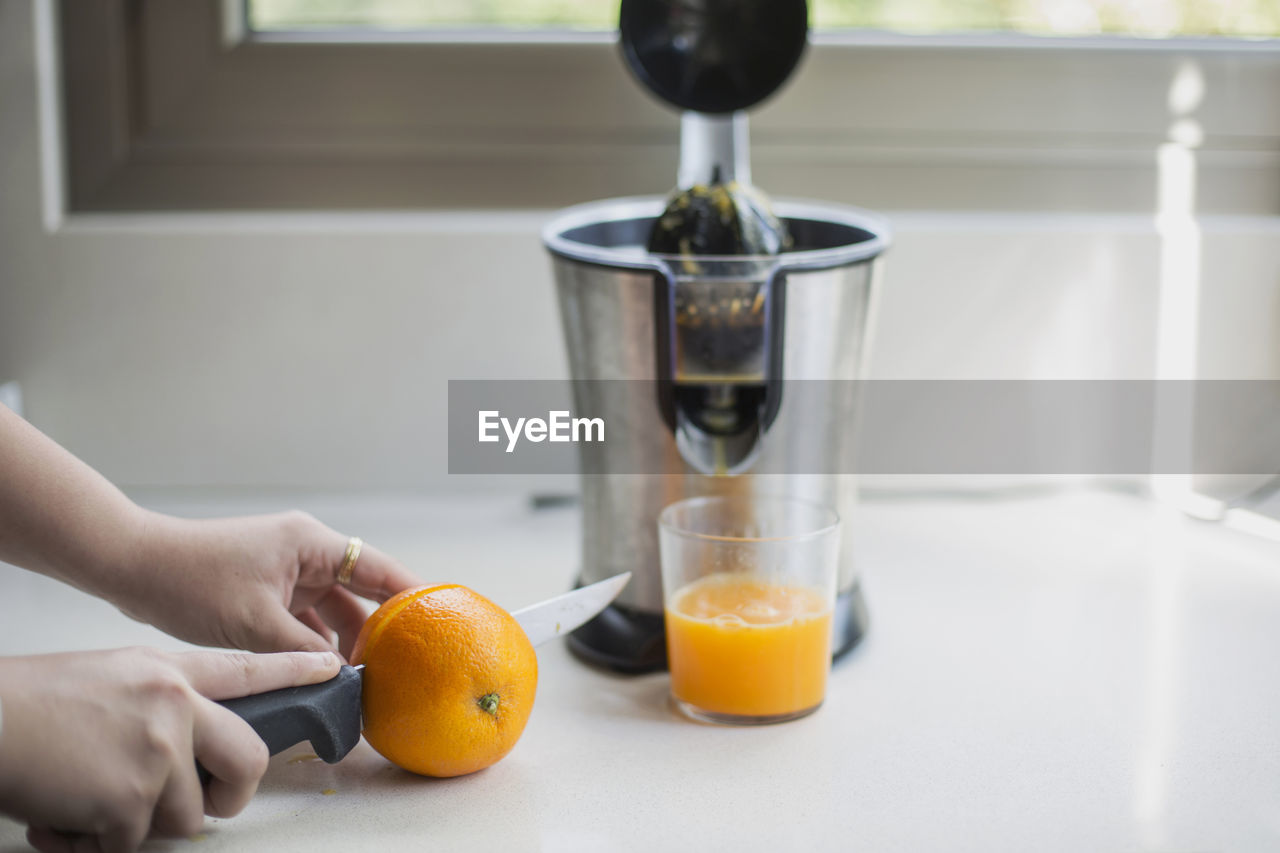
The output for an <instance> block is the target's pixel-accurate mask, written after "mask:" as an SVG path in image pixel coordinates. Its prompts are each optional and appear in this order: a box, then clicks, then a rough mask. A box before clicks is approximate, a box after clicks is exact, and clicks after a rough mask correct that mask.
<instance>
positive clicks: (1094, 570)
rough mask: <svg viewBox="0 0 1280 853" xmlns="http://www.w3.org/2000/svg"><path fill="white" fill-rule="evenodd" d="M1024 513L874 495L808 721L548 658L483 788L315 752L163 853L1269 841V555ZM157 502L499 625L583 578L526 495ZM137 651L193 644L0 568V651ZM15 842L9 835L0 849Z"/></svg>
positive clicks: (1218, 530) (1211, 846)
mask: <svg viewBox="0 0 1280 853" xmlns="http://www.w3.org/2000/svg"><path fill="white" fill-rule="evenodd" d="M1019 494H1020V495H1021V496H1014V497H1007V498H998V499H990V498H988V499H983V500H966V499H961V498H955V497H952V498H944V497H938V498H918V497H917V498H910V499H904V498H892V499H878V500H875V499H873V500H868V501H866V502H865V503H864V505H863V508H862V510H861V512H860V514H859V517H858V518H856V519H855V521H854V527H853V535H855V536H857V537H858V541H859V547H860V555H861V559H862V561H863V562H862V565H863V572H864V583H865V588H866V592H867V597H868V602H869V606H870V608H871V614H872V623H873V624H872V630H871V633H870V635H869V636H868V637H867V639H866V640H865V641H864V643H863V645H862V646H861V647H860V648H859V649H857V650H856V651H855V652H854V653H853V654H852V655H851V656H850V657H848V658H847V659H845V660H844V661H842V662H841V663H840V664H838V665H837V667H836V669H835V671H834V672H833V675H832V680H831V684H830V690H829V694H828V698H827V703H826V705H825V706H824V707H823V708H822V709H821V710H820V711H819V712H818V713H816V714H814V715H813V716H811V717H809V718H806V719H804V720H800V721H798V722H794V723H788V724H785V725H780V726H773V727H764V728H754V729H733V728H718V727H712V726H702V725H696V724H693V723H690V722H687V721H685V720H684V719H683V718H681V717H679V716H678V715H677V714H676V713H675V712H674V711H673V710H672V709H671V708H670V707H669V705H668V702H667V682H666V677H665V675H652V676H645V677H639V678H624V677H618V676H612V675H608V674H605V673H602V672H599V671H595V670H592V669H589V668H587V667H586V666H584V665H582V664H580V663H578V662H577V661H576V660H574V659H573V658H572V657H570V655H569V654H568V652H567V651H566V649H565V648H564V647H563V644H554V645H552V646H550V647H543V648H541V649H539V651H538V655H539V659H540V662H541V678H540V682H539V685H538V699H537V704H536V707H535V709H534V712H533V716H532V718H531V719H530V722H529V725H528V728H527V729H526V730H525V733H524V737H523V738H522V739H521V741H520V743H519V744H518V745H517V746H516V748H515V750H514V751H513V752H512V753H511V755H510V756H508V757H507V758H506V759H505V760H504V761H502V762H501V763H499V764H497V765H495V766H494V767H492V768H490V769H488V770H485V771H483V772H481V773H478V774H475V775H472V776H468V777H462V778H458V779H452V780H430V779H422V778H418V777H415V776H412V775H410V774H408V773H405V772H402V771H400V770H398V769H396V768H395V767H393V766H391V765H390V764H388V763H387V762H386V761H384V760H383V759H382V758H381V757H380V756H378V755H377V754H376V753H375V752H373V750H372V749H370V748H369V747H368V746H367V745H365V744H363V743H362V744H361V745H360V746H359V747H358V748H357V749H356V750H355V751H354V752H353V753H352V754H351V755H350V756H348V757H347V758H346V759H345V760H344V761H343V762H341V763H340V764H339V765H336V766H333V767H330V766H327V765H324V764H321V763H319V762H295V763H290V760H289V759H290V758H291V757H296V756H298V755H303V754H307V753H309V752H310V750H309V748H308V747H307V746H306V745H302V746H299V747H295V748H294V749H292V750H289V751H287V752H286V753H284V754H283V755H281V756H278V757H277V758H276V759H273V761H272V765H271V769H270V770H269V772H268V774H267V776H266V778H265V779H264V780H263V784H262V787H261V790H260V793H259V794H258V796H257V798H256V799H255V800H254V801H253V803H252V804H251V805H250V806H249V808H248V809H247V810H246V811H245V812H244V813H243V814H242V815H241V816H239V817H237V818H234V819H231V820H222V821H213V820H210V821H207V822H206V829H205V832H204V833H203V834H202V835H201V836H197V840H196V841H195V842H192V841H177V842H169V843H165V844H155V845H152V846H151V848H149V849H152V848H153V849H156V850H161V849H173V850H185V849H190V848H192V845H193V843H196V844H199V848H198V849H199V850H201V851H202V853H213V851H217V850H237V851H241V850H265V849H270V850H272V851H274V853H287V851H292V850H305V851H308V852H309V853H315V852H316V851H323V850H330V849H332V850H342V851H350V850H363V849H378V850H397V849H406V848H419V847H420V848H430V849H439V850H457V849H463V848H467V849H472V850H475V849H484V848H483V847H481V846H480V845H495V847H494V849H500V850H502V851H503V853H512V851H520V850H553V851H559V850H570V851H573V850H584V851H587V850H590V851H596V850H637V851H653V850H663V849H691V848H694V847H698V848H701V849H705V850H727V849H737V850H765V849H770V850H778V849H782V850H792V849H801V848H805V849H812V850H851V849H858V850H863V851H891V850H904V851H935V850H948V851H949V850H973V851H993V850H1011V851H1013V850H1017V851H1024V850H1036V851H1057V850H1061V851H1072V853H1078V851H1112V850H1114V851H1128V850H1159V851H1202V850H1223V851H1250V850H1275V849H1277V848H1280V544H1276V543H1274V542H1268V541H1265V540H1262V539H1257V538H1253V537H1251V536H1248V535H1246V534H1243V533H1239V532H1235V531H1232V530H1228V529H1224V528H1222V527H1219V526H1214V525H1210V524H1206V523H1203V522H1196V521H1192V520H1189V519H1187V518H1185V517H1183V516H1181V515H1180V514H1178V513H1177V512H1175V511H1172V510H1169V509H1167V508H1164V507H1161V506H1158V505H1157V504H1155V503H1153V502H1150V501H1147V500H1144V499H1141V498H1138V497H1134V496H1131V495H1125V494H1120V493H1113V492H1104V491H1065V492H1050V493H1045V494H1030V495H1028V494H1026V493H1019ZM148 502H149V503H150V504H151V505H153V506H157V507H159V508H163V509H168V510H171V511H175V512H180V513H185V514H190V515H200V514H215V513H233V512H246V511H257V510H267V509H278V508H282V507H283V506H287V505H302V506H304V507H305V508H307V509H310V510H311V511H313V512H315V513H316V514H317V515H318V516H320V518H321V519H323V520H325V521H326V522H328V523H330V524H331V525H333V526H334V527H337V528H338V529H340V530H343V531H345V532H350V533H357V534H359V535H362V536H364V537H365V538H366V539H368V540H369V541H371V542H374V543H375V544H377V545H379V546H380V547H382V548H384V549H386V550H388V551H391V552H392V553H395V554H397V555H398V556H400V557H401V558H402V559H404V560H405V561H406V562H407V563H409V564H410V565H412V566H415V567H417V569H418V570H419V571H420V572H421V573H422V574H423V576H424V577H425V578H426V579H428V580H450V581H460V582H462V583H466V584H468V585H469V586H472V587H473V588H475V589H476V590H478V591H479V592H481V593H484V594H486V595H488V596H490V597H492V598H493V599H495V600H496V601H497V602H498V603H500V604H503V605H505V606H508V607H516V606H519V605H523V604H526V603H529V602H532V601H535V600H538V599H540V598H543V597H546V596H548V595H550V594H554V593H557V592H559V591H561V590H563V589H564V588H566V587H567V585H568V584H569V581H570V579H571V577H572V575H573V573H574V567H575V565H576V561H577V540H576V529H577V527H576V525H577V514H576V512H575V511H573V510H567V509H558V510H544V511H539V512H534V511H531V510H529V509H527V508H526V505H525V504H524V503H523V502H520V501H516V500H480V499H471V500H461V501H459V500H435V501H433V500H418V499H403V500H389V499H377V500H374V499H368V498H364V499H361V498H354V497H353V498H349V499H327V500H316V499H309V500H297V499H294V500H291V501H273V500H265V499H255V500H230V499H225V500H213V499H209V500H202V501H196V500H193V499H191V498H187V499H183V500H179V499H175V498H173V497H169V498H157V497H154V496H153V497H152V498H151V499H150V500H149V501H148ZM137 643H147V644H153V645H159V646H163V647H166V648H180V647H182V644H180V643H178V642H176V641H174V640H172V639H169V638H167V637H165V636H164V635H162V634H159V633H158V632H156V631H154V630H153V629H151V628H149V627H147V626H144V625H139V624H136V623H133V622H130V621H129V620H128V619H126V618H125V617H123V616H121V615H119V614H118V613H116V612H115V611H114V610H113V609H112V608H111V607H109V606H107V605H104V604H102V603H101V602H98V601H95V600H93V599H90V598H88V597H86V596H84V595H82V594H80V593H78V592H76V591H74V590H72V589H69V588H66V587H63V586H61V585H59V584H57V583H54V582H51V581H48V580H46V579H44V578H39V577H35V576H32V575H29V574H26V573H23V572H20V571H18V570H16V569H13V568H11V567H8V566H3V565H0V654H24V653H36V652H43V651H57V650H65V649H75V648H91V647H110V646H117V645H125V644H137ZM326 789H331V790H333V791H336V793H333V794H330V795H325V794H322V793H321V792H322V791H324V790H326ZM20 849H25V847H24V844H23V831H22V828H21V827H19V826H18V825H17V824H15V823H13V822H10V821H8V820H5V819H3V818H0V853H9V851H13V850H20Z"/></svg>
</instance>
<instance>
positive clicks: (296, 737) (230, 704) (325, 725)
mask: <svg viewBox="0 0 1280 853" xmlns="http://www.w3.org/2000/svg"><path fill="white" fill-rule="evenodd" d="M362 682H363V679H362V678H361V675H360V671H359V670H357V669H356V668H355V667H351V666H344V667H342V669H340V670H339V671H338V674H337V675H335V676H334V677H333V678H331V679H329V680H328V681H324V682H321V683H320V684H308V685H307V686H305V687H286V688H284V689H283V690H272V691H270V692H269V693H258V694H257V695H254V696H245V697H242V698H240V699H228V700H226V701H225V702H219V703H218V704H219V705H221V706H222V707H224V708H226V709H227V710H229V711H232V712H234V713H235V714H236V715H237V716H239V717H240V718H242V719H243V720H244V721H245V722H246V723H248V724H249V725H250V726H252V727H253V730H254V731H255V732H257V733H258V737H260V738H262V741H263V743H265V744H266V745H267V750H268V751H269V752H270V753H271V754H272V755H275V754H276V753H278V752H283V751H284V750H286V749H288V748H289V747H291V746H293V745H294V744H296V743H301V742H302V741H304V740H307V741H311V748H312V749H314V750H315V751H316V755H318V756H320V758H322V759H324V760H325V761H326V762H328V763H329V764H333V763H335V762H337V761H339V760H340V759H341V758H342V757H343V756H344V755H346V754H347V753H348V752H350V751H351V750H352V749H354V748H355V745H356V744H357V743H359V742H360V695H361V686H362ZM196 772H197V773H198V774H199V776H200V784H201V785H204V784H207V783H208V781H209V779H210V773H209V771H207V770H205V769H204V767H202V766H200V762H198V761H197V762H196Z"/></svg>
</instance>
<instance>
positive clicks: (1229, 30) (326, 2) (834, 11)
mask: <svg viewBox="0 0 1280 853" xmlns="http://www.w3.org/2000/svg"><path fill="white" fill-rule="evenodd" d="M245 2H246V4H247V6H246V7H247V19H248V22H249V25H250V27H251V28H252V29H253V30H255V31H258V32H273V31H299V30H323V29H338V30H348V31H349V30H362V29H374V30H422V29H431V28H435V27H504V28H516V29H525V28H534V29H536V28H567V29H575V30H596V31H604V30H610V29H612V28H613V26H614V25H615V24H616V22H617V20H618V4H617V3H616V2H613V3H601V2H594V0H577V2H575V0H498V1H497V2H493V0H455V2H451V3H433V2H423V0H245ZM810 7H811V9H812V17H813V27H814V29H815V30H819V31H824V30H836V29H851V28H857V29H880V30H896V31H901V32H916V33H936V32H948V31H981V30H1001V31H1004V30H1008V31H1014V32H1024V33H1037V34H1044V35H1091V34H1097V33H1120V34H1125V35H1142V36H1170V35H1229V36H1274V35H1280V5H1277V4H1274V3H1269V2H1267V0H1214V2H1205V0H1013V2H1009V0H951V1H950V2H942V1H941V0H893V2H887V0H813V1H812V2H811V3H810Z"/></svg>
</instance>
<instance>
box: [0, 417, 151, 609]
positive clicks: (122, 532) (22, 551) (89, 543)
mask: <svg viewBox="0 0 1280 853" xmlns="http://www.w3.org/2000/svg"><path fill="white" fill-rule="evenodd" d="M147 519H148V514H147V513H145V512H144V511H143V510H141V509H140V508H139V507H138V506H137V505H136V504H134V503H133V502H132V501H130V500H129V499H128V498H127V497H125V495H124V494H123V493H122V492H121V491H120V490H119V489H117V488H116V487H115V486H113V485H111V483H109V482H107V480H106V479H105V478H104V477H103V476H102V475H100V474H98V472H96V471H94V470H93V469H92V468H90V467H89V466H88V465H86V464H84V463H83V462H81V461H80V460H79V459H77V458H76V457H74V456H73V455H71V454H70V453H69V452H67V451H66V450H64V449H63V448H61V447H59V446H58V445H57V444H56V443H55V442H54V441H52V440H51V439H49V438H48V437H46V436H45V435H43V434H41V433H40V431H39V430H37V429H35V427H33V426H31V425H30V424H28V423H27V422H26V421H24V420H22V418H20V417H18V416H17V415H16V414H14V413H13V412H12V411H10V410H9V409H7V408H5V407H4V406H0V560H3V561H5V562H8V563H13V564H14V565H17V566H22V567H23V568H26V569H30V570H32V571H36V572H40V573H41V574H46V575H49V576H51V577H55V578H58V579H59V580H62V581H65V582H67V583H70V584H72V585H74V586H77V587H80V588H81V589H85V590H88V591H90V592H93V593H96V594H103V593H105V592H106V591H108V590H109V589H110V588H111V586H112V583H113V580H114V578H113V577H112V575H113V574H114V573H116V572H119V571H120V570H121V568H122V567H123V566H126V565H128V563H129V555H130V553H131V552H133V551H135V550H136V549H137V548H138V546H139V542H140V540H141V537H142V535H143V529H144V527H145V526H146V524H147Z"/></svg>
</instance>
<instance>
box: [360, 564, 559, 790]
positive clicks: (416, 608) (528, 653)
mask: <svg viewBox="0 0 1280 853" xmlns="http://www.w3.org/2000/svg"><path fill="white" fill-rule="evenodd" d="M351 662H352V663H353V664H364V736H365V739H367V740H368V741H369V744H370V745H371V746H372V747H373V748H374V749H376V750H378V752H380V753H382V755H383V756H385V757H386V758H387V759H389V760H390V761H393V762H394V763H396V764H398V765H400V766H401V767H403V768H404V769H406V770H411V771H413V772H414V773H420V774H422V775H424V776H461V775H462V774H464V773H474V772H475V771H477V770H482V769H484V768H485V767H488V766H489V765H490V764H493V763H495V762H497V761H498V760H499V759H501V758H502V757H503V756H505V755H506V754H507V753H508V752H510V751H511V748H512V747H514V746H515V745H516V741H517V740H519V739H520V734H521V732H523V731H524V725H525V723H526V722H527V721H528V719H529V712H530V711H532V710H533V696H534V692H535V691H536V690H537V686H538V659H537V657H536V656H535V655H534V652H533V645H532V644H531V643H530V642H529V638H528V637H527V636H526V635H525V633H524V629H523V628H521V627H520V624H519V623H518V622H516V620H515V619H514V618H513V617H512V616H511V614H510V613H508V612H507V611H505V610H503V609H502V608H501V607H499V606H498V605H496V604H494V603H493V602H492V601H490V600H489V599H487V598H485V597H484V596H482V595H480V594H478V593H476V592H473V591H472V590H470V589H467V588H466V587H464V586H458V585H457V584H445V585H441V586H428V587H421V588H419V589H408V590H405V591H404V592H401V593H399V594H398V595H395V596H393V597H392V598H389V599H387V601H386V602H385V603H384V604H383V605H382V606H381V607H379V608H378V609H377V610H376V611H374V613H373V615H371V616H370V617H369V619H368V620H367V621H366V622H365V623H364V627H363V628H362V629H361V630H360V636H359V638H357V640H356V646H355V651H354V652H353V654H352V656H351Z"/></svg>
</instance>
